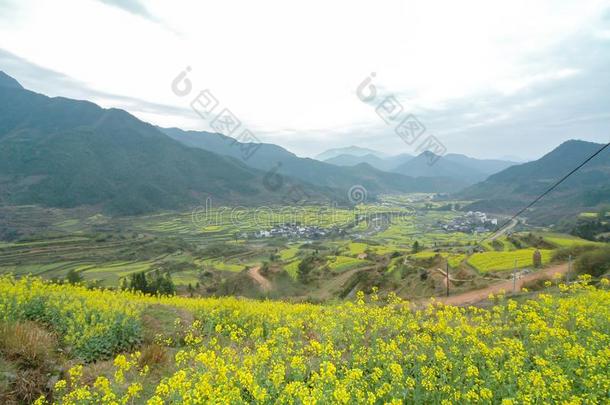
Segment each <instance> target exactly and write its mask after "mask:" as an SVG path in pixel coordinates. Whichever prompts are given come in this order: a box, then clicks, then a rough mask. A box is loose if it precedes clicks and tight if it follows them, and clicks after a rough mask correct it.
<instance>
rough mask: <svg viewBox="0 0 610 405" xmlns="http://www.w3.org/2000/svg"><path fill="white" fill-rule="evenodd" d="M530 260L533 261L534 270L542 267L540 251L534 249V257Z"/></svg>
mask: <svg viewBox="0 0 610 405" xmlns="http://www.w3.org/2000/svg"><path fill="white" fill-rule="evenodd" d="M532 259H533V262H534V267H535V268H537V269H538V268H540V267H542V254H541V253H540V250H538V249H536V250H535V251H534V256H533V258H532Z"/></svg>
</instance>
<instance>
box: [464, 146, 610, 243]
mask: <svg viewBox="0 0 610 405" xmlns="http://www.w3.org/2000/svg"><path fill="white" fill-rule="evenodd" d="M608 146H610V142H609V143H607V144H605V145H604V146H602V147H601V148H600V149H599V150H598V151H597V152H595V153H594V154H592V155H591V156H589V157H588V158H587V159H585V160H584V161H583V162H582V163H581V164H579V165H578V166H577V167H575V168H574V169H573V170H572V171H570V172H569V173H568V174H566V175H565V176H563V177H562V178H561V179H560V180H559V181H557V182H556V183H555V184H553V185H552V186H551V187H550V188H549V189H547V190H546V191H545V192H544V193H542V194H540V195H539V196H538V197H536V199H534V200H533V201H532V202H531V203H529V204H528V205H527V206H525V208H523V209H521V210H520V211H519V212H517V213H516V214H515V215H513V216H512V217H511V218H510V219H509V220H508V221H506V222H504V223H503V224H502V225H501V226H500V227H499V228H498V229H496V230H495V232H494V233H492V234H491V235H488V236H486V237H485V238H483V239H481V240H480V241H479V242H477V243H476V244H475V247H476V246H479V245H480V244H481V243H483V242H485V241H486V240H487V239H489V238H492V237H494V236H495V235H497V234H498V232H500V231H501V230H503V229H504V228H505V227H506V225H508V224H510V223H511V222H512V221H513V220H514V219H515V218H517V217H518V216H519V215H521V214H523V213H524V212H525V211H527V210H528V209H530V208H532V207H533V206H534V205H535V204H536V203H537V202H538V201H540V200H542V199H543V198H544V197H545V196H546V195H547V194H549V193H550V192H552V191H553V190H555V189H556V188H557V187H558V186H559V185H560V184H561V183H563V182H564V181H566V180H567V179H568V177H570V176H572V175H573V174H574V173H576V172H577V171H578V170H580V169H581V168H582V167H583V166H584V165H586V164H587V163H589V161H591V160H592V159H593V158H595V157H596V156H597V155H599V154H600V153H602V152H603V151H604V149H606V148H607V147H608Z"/></svg>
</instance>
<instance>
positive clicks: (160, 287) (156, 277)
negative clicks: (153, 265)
mask: <svg viewBox="0 0 610 405" xmlns="http://www.w3.org/2000/svg"><path fill="white" fill-rule="evenodd" d="M121 288H123V289H129V290H134V291H142V292H143V293H146V294H164V295H173V294H175V293H176V286H175V284H174V281H173V280H172V276H171V274H170V273H169V272H166V273H164V274H161V272H160V271H159V270H155V271H153V272H152V273H146V272H140V273H133V274H131V275H130V276H129V282H128V281H127V279H125V278H124V279H123V282H122V286H121Z"/></svg>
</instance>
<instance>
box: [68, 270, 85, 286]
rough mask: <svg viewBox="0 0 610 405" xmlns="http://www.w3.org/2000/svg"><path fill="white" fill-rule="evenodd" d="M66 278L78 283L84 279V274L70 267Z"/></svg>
mask: <svg viewBox="0 0 610 405" xmlns="http://www.w3.org/2000/svg"><path fill="white" fill-rule="evenodd" d="M66 280H67V281H68V283H70V284H78V283H80V282H82V281H83V276H82V275H81V274H80V273H79V272H78V271H76V269H70V271H68V275H67V276H66Z"/></svg>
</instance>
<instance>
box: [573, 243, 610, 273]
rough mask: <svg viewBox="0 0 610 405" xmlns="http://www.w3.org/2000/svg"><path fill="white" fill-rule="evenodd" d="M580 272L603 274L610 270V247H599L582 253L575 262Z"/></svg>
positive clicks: (577, 270)
mask: <svg viewBox="0 0 610 405" xmlns="http://www.w3.org/2000/svg"><path fill="white" fill-rule="evenodd" d="M575 269H576V272H577V273H578V274H590V275H592V276H594V277H599V276H602V275H603V274H606V273H607V272H609V271H610V247H603V248H598V249H595V250H591V251H589V252H587V253H584V254H582V255H581V256H580V257H579V258H578V259H576V262H575Z"/></svg>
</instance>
